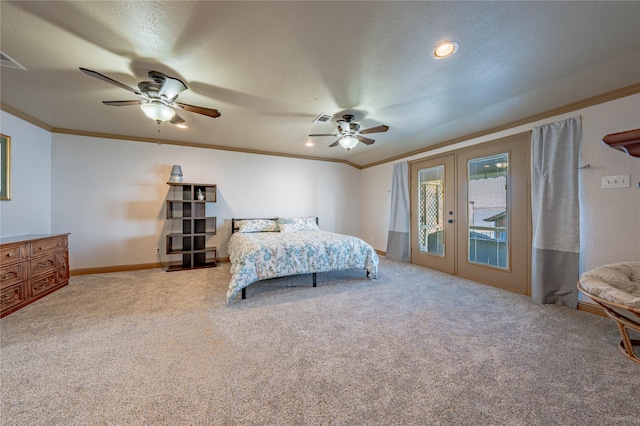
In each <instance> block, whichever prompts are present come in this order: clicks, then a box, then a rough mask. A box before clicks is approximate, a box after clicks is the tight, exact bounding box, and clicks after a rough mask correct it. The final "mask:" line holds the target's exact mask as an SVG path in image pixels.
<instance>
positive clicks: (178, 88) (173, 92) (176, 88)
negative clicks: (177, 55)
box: [158, 77, 187, 99]
mask: <svg viewBox="0 0 640 426" xmlns="http://www.w3.org/2000/svg"><path fill="white" fill-rule="evenodd" d="M185 90H187V86H186V85H185V84H184V83H183V82H182V81H181V80H178V79H177V78H173V77H165V79H164V83H162V87H161V88H160V90H159V91H158V95H159V96H163V95H164V96H166V97H167V99H175V97H176V96H178V94H179V93H180V92H182V91H185Z"/></svg>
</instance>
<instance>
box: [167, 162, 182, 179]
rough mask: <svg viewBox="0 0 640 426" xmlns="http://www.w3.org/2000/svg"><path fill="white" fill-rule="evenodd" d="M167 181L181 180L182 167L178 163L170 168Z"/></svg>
mask: <svg viewBox="0 0 640 426" xmlns="http://www.w3.org/2000/svg"><path fill="white" fill-rule="evenodd" d="M169 182H182V168H181V167H180V166H178V165H174V166H173V167H172V168H171V176H169Z"/></svg>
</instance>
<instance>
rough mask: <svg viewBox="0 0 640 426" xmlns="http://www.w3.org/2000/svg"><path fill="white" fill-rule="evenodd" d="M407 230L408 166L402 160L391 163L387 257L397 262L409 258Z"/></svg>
mask: <svg viewBox="0 0 640 426" xmlns="http://www.w3.org/2000/svg"><path fill="white" fill-rule="evenodd" d="M409 232H410V222H409V166H408V163H407V162H406V161H403V162H401V163H396V164H394V165H393V175H392V181H391V214H390V218H389V236H388V237H387V259H391V260H396V261H399V262H409V261H410V260H411V259H410V254H411V242H410V238H409Z"/></svg>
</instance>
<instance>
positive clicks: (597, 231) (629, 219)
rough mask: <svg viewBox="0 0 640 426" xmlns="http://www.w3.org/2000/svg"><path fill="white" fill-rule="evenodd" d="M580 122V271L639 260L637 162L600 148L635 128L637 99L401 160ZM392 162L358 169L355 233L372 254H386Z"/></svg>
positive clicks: (639, 123) (639, 118)
mask: <svg viewBox="0 0 640 426" xmlns="http://www.w3.org/2000/svg"><path fill="white" fill-rule="evenodd" d="M577 115H580V116H581V117H582V148H581V154H580V157H581V164H582V165H585V164H590V165H591V166H592V168H591V169H587V170H582V171H580V185H581V188H580V205H581V210H580V211H581V218H580V222H581V223H580V226H581V231H580V239H581V245H580V255H581V266H580V268H581V269H580V270H581V272H583V271H587V270H590V269H593V268H595V267H596V266H600V265H603V264H607V263H612V262H619V261H624V260H640V188H639V187H638V183H639V182H640V159H638V158H633V157H631V156H629V155H627V154H624V153H622V152H619V151H616V150H614V149H612V148H610V147H608V146H606V145H605V144H603V143H602V138H603V137H604V136H605V135H607V134H609V133H615V132H621V131H625V130H631V129H637V128H640V94H637V95H633V96H628V97H626V98H622V99H618V100H615V101H611V102H607V103H604V104H600V105H596V106H593V107H589V108H584V109H581V110H578V111H574V112H572V113H568V114H563V115H558V116H556V117H552V118H549V119H545V120H541V121H537V122H534V123H530V124H527V125H523V126H518V127H515V128H512V129H509V130H506V131H502V132H498V133H494V134H492V135H488V136H483V137H481V138H476V139H472V140H469V141H465V142H462V143H459V144H455V145H452V146H449V147H446V148H440V149H437V150H433V151H431V152H429V153H424V154H420V155H414V156H411V157H407V158H405V159H403V160H398V161H404V160H409V161H410V160H414V159H417V158H425V157H427V156H432V155H437V154H442V153H444V152H448V151H451V150H453V149H458V148H462V147H466V146H471V145H475V144H478V143H482V142H487V141H490V140H494V139H499V138H501V137H505V136H509V135H513V134H516V133H521V132H525V131H530V130H531V129H532V128H533V127H535V126H539V125H541V124H546V123H552V122H555V121H558V120H563V119H566V118H569V117H575V116H577ZM392 169H393V163H386V164H381V165H379V166H375V167H371V168H367V169H364V170H362V174H361V181H362V192H361V206H362V221H361V230H360V234H361V235H362V236H363V237H364V238H365V239H367V240H368V242H369V243H370V244H372V245H373V247H374V248H375V249H378V250H382V251H386V245H387V232H388V229H389V209H390V200H391V196H390V195H391V194H390V190H391V172H392ZM623 174H624V175H626V174H629V175H631V187H630V188H615V189H602V188H601V178H602V176H611V175H623Z"/></svg>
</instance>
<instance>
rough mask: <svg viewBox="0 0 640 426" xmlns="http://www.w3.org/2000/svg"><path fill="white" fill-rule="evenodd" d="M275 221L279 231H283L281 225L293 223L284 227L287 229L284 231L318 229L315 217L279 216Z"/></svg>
mask: <svg viewBox="0 0 640 426" xmlns="http://www.w3.org/2000/svg"><path fill="white" fill-rule="evenodd" d="M277 223H278V228H279V230H280V232H283V231H282V226H283V225H293V227H291V226H289V227H286V229H287V230H286V231H284V232H298V231H317V230H319V229H320V228H318V224H317V223H316V218H315V217H280V218H278V219H277ZM292 229H294V230H292Z"/></svg>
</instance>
